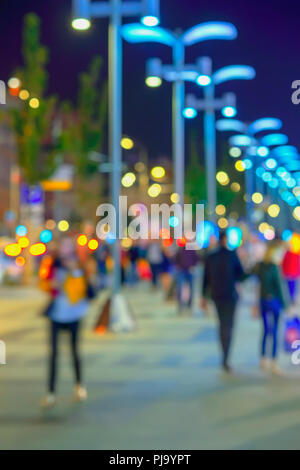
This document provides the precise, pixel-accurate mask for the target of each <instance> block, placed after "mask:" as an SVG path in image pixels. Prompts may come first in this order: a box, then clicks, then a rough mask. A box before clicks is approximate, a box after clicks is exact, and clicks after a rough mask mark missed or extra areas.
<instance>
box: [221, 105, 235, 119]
mask: <svg viewBox="0 0 300 470" xmlns="http://www.w3.org/2000/svg"><path fill="white" fill-rule="evenodd" d="M221 112H222V114H223V116H224V117H228V118H232V117H235V116H236V114H237V110H236V108H235V107H234V106H225V107H224V108H223V109H222V111H221Z"/></svg>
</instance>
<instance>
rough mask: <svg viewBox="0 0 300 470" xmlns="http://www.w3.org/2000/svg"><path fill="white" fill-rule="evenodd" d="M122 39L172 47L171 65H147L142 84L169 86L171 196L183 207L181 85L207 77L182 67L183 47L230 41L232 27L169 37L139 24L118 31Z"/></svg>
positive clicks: (201, 27)
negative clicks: (172, 187)
mask: <svg viewBox="0 0 300 470" xmlns="http://www.w3.org/2000/svg"><path fill="white" fill-rule="evenodd" d="M122 34H123V37H124V39H126V40H127V41H128V42H131V43H140V42H157V43H160V44H164V45H167V46H170V47H172V51H173V63H172V65H162V64H161V61H159V59H151V61H148V63H147V77H146V83H147V85H149V86H152V87H155V86H159V85H160V84H161V82H162V79H165V80H167V81H170V82H173V160H174V178H175V192H176V193H177V194H179V198H180V199H179V200H180V203H181V204H183V203H184V162H185V159H184V147H185V138H184V116H183V110H184V98H185V92H184V89H185V86H184V82H185V81H186V80H188V81H195V80H196V79H197V78H198V79H199V80H200V82H202V83H203V84H205V83H206V82H207V81H208V82H209V77H207V76H205V75H203V76H201V77H200V73H199V72H198V70H197V68H198V67H197V65H196V66H195V65H192V66H191V65H185V47H186V46H192V45H193V44H196V43H198V42H201V41H206V40H209V39H224V40H232V39H235V38H236V37H237V30H236V28H235V26H234V25H233V24H231V23H227V22H207V23H201V24H198V25H196V26H194V27H193V28H190V29H189V30H187V31H185V32H184V33H173V32H171V31H168V30H166V29H163V28H159V27H158V28H152V29H150V28H145V27H143V26H141V25H139V24H129V25H125V26H123V28H122Z"/></svg>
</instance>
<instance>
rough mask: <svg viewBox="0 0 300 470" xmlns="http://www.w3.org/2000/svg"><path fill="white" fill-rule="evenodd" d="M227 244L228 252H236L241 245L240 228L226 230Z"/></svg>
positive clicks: (241, 234) (241, 235)
mask: <svg viewBox="0 0 300 470" xmlns="http://www.w3.org/2000/svg"><path fill="white" fill-rule="evenodd" d="M226 234H227V244H228V248H229V249H230V250H236V249H237V248H238V247H239V246H241V244H242V240H243V232H242V230H241V229H240V227H229V228H228V229H227V230H226Z"/></svg>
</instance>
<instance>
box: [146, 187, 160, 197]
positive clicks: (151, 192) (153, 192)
mask: <svg viewBox="0 0 300 470" xmlns="http://www.w3.org/2000/svg"><path fill="white" fill-rule="evenodd" d="M160 193H161V185H160V184H152V185H151V186H150V187H149V188H148V195H149V196H150V197H157V196H159V194H160Z"/></svg>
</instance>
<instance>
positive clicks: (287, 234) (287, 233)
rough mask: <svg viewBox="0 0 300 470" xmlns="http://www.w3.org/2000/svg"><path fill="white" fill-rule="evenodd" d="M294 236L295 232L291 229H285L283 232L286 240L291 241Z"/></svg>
mask: <svg viewBox="0 0 300 470" xmlns="http://www.w3.org/2000/svg"><path fill="white" fill-rule="evenodd" d="M292 236H293V232H292V231H291V230H288V229H286V230H284V231H283V232H282V234H281V238H282V240H283V241H284V242H289V241H290V240H291V238H292Z"/></svg>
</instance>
